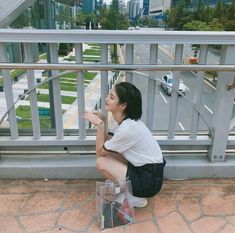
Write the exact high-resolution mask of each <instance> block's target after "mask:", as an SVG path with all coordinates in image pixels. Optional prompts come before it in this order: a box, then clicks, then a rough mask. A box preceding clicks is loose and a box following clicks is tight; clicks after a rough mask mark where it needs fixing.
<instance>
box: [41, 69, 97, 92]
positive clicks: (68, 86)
mask: <svg viewBox="0 0 235 233" xmlns="http://www.w3.org/2000/svg"><path fill="white" fill-rule="evenodd" d="M76 76H77V73H75V72H73V73H69V74H64V75H62V76H61V77H62V80H61V81H62V82H60V87H61V90H62V91H75V92H76V91H77V84H76V83H75V82H71V83H63V81H69V80H71V79H72V80H76ZM95 76H96V73H94V72H84V81H85V83H87V82H86V81H90V80H92V79H93V78H94V77H95ZM66 79H67V80H66ZM40 88H42V89H48V83H45V84H43V85H42V86H40Z"/></svg>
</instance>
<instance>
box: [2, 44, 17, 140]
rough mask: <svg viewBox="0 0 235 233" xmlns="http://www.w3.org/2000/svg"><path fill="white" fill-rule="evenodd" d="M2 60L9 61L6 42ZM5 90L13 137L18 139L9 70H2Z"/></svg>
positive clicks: (3, 45)
mask: <svg viewBox="0 0 235 233" xmlns="http://www.w3.org/2000/svg"><path fill="white" fill-rule="evenodd" d="M0 62H8V59H7V54H6V48H5V43H0ZM2 76H3V83H4V92H5V97H6V105H7V110H9V112H8V119H9V123H10V132H11V139H17V138H18V136H19V133H18V125H17V121H16V111H15V107H13V106H14V95H13V90H12V79H11V74H10V71H9V70H2Z"/></svg>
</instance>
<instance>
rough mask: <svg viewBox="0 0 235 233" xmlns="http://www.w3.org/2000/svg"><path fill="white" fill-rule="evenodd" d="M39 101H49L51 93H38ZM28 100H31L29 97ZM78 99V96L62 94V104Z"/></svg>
mask: <svg viewBox="0 0 235 233" xmlns="http://www.w3.org/2000/svg"><path fill="white" fill-rule="evenodd" d="M37 99H38V102H47V103H48V102H49V95H47V94H38V95H37ZM26 100H29V97H27V99H26ZM75 100H76V97H73V96H61V101H62V104H72V103H73V102H74V101H75Z"/></svg>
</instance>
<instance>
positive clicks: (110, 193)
mask: <svg viewBox="0 0 235 233" xmlns="http://www.w3.org/2000/svg"><path fill="white" fill-rule="evenodd" d="M131 196H132V188H131V181H130V180H125V181H121V180H118V181H115V182H113V181H111V180H106V181H105V182H96V212H97V219H98V221H99V222H100V226H101V229H102V230H103V229H107V228H112V227H117V226H121V225H125V224H130V223H134V222H135V218H134V216H135V215H134V206H132V205H131V202H130V198H131Z"/></svg>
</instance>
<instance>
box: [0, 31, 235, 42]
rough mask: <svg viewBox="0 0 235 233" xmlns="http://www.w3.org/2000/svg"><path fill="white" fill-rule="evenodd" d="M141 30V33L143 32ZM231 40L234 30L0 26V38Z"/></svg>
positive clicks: (24, 40)
mask: <svg viewBox="0 0 235 233" xmlns="http://www.w3.org/2000/svg"><path fill="white" fill-rule="evenodd" d="M143 32H144V33H143ZM84 41H86V43H110V42H112V43H118V44H122V43H126V44H128V43H134V44H143V42H144V43H145V44H161V43H163V44H176V43H177V44H227V45H228V44H234V41H235V32H222V31H153V30H144V31H142V30H138V31H130V30H76V29H73V30H47V29H0V42H16V43H19V42H20V43H21V42H22V43H36V42H41V43H68V42H69V43H84Z"/></svg>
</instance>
